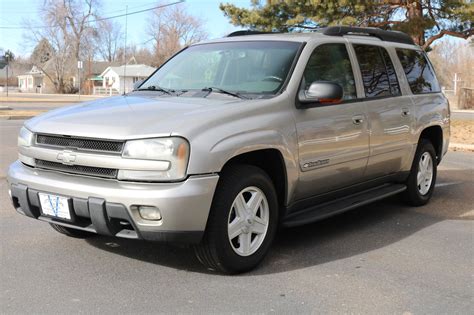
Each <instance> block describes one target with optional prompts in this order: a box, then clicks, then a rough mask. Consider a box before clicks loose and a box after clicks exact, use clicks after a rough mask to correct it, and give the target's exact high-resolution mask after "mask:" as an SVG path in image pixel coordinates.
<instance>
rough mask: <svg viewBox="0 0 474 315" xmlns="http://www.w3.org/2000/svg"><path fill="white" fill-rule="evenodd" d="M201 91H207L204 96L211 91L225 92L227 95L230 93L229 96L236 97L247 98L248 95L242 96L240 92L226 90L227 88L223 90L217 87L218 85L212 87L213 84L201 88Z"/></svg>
mask: <svg viewBox="0 0 474 315" xmlns="http://www.w3.org/2000/svg"><path fill="white" fill-rule="evenodd" d="M201 91H204V92H209V93H208V94H207V95H206V96H208V95H209V94H211V93H212V92H215V93H221V94H227V95H230V96H233V97H238V98H240V99H249V98H248V97H246V96H243V95H242V94H240V93H237V92H231V91H227V90H224V89H221V88H218V87H213V86H210V87H205V88H203V89H201Z"/></svg>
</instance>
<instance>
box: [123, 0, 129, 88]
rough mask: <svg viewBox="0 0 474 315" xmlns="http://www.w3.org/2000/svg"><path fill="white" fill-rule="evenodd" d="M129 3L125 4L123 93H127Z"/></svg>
mask: <svg viewBox="0 0 474 315" xmlns="http://www.w3.org/2000/svg"><path fill="white" fill-rule="evenodd" d="M127 22H128V5H127V6H125V47H124V52H123V59H124V65H123V95H125V83H126V80H127V32H128V27H127V26H128V25H127Z"/></svg>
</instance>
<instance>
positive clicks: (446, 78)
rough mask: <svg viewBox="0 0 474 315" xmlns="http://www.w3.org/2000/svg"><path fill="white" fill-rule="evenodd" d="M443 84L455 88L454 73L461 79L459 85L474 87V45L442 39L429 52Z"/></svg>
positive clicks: (448, 87)
mask: <svg viewBox="0 0 474 315" xmlns="http://www.w3.org/2000/svg"><path fill="white" fill-rule="evenodd" d="M429 56H430V60H431V62H432V63H433V65H434V67H435V70H436V74H437V76H438V79H439V81H440V83H441V85H442V86H444V87H445V88H447V89H453V88H454V82H453V80H454V74H455V73H456V74H457V79H458V80H460V81H459V82H458V84H457V87H458V88H459V87H474V75H473V73H474V71H473V70H474V68H473V65H474V47H471V46H470V45H469V44H468V43H462V42H454V41H448V40H446V41H442V42H441V43H439V44H438V45H435V46H434V47H433V50H432V51H431V52H430V53H429Z"/></svg>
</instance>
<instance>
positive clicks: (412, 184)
mask: <svg viewBox="0 0 474 315" xmlns="http://www.w3.org/2000/svg"><path fill="white" fill-rule="evenodd" d="M437 165H438V163H437V160H436V151H435V149H434V147H433V144H432V143H431V142H430V141H429V140H427V139H424V138H422V139H421V140H420V143H419V144H418V148H417V150H416V153H415V159H414V160H413V165H412V168H411V171H410V175H409V177H408V180H407V190H406V191H405V192H404V199H405V201H406V202H407V203H408V204H410V205H412V206H422V205H425V204H427V203H428V201H429V200H430V198H431V196H432V195H433V191H434V187H435V183H436V174H437Z"/></svg>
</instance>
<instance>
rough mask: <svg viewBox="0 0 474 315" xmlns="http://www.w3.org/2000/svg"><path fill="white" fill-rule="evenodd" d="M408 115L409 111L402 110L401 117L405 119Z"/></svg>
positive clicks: (406, 109)
mask: <svg viewBox="0 0 474 315" xmlns="http://www.w3.org/2000/svg"><path fill="white" fill-rule="evenodd" d="M408 115H410V110H409V109H408V108H402V116H404V117H406V116H408Z"/></svg>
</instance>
